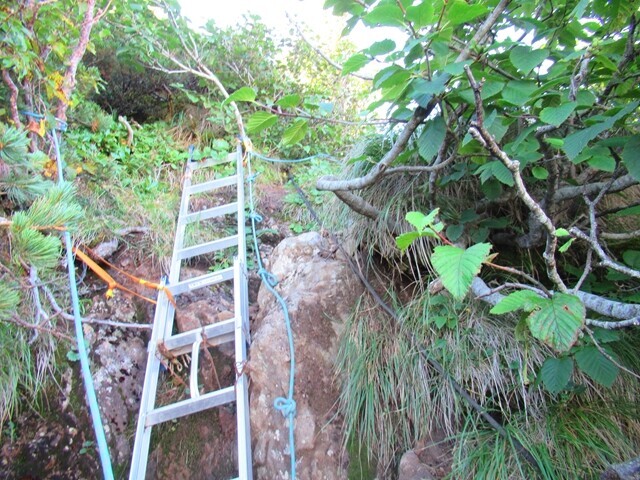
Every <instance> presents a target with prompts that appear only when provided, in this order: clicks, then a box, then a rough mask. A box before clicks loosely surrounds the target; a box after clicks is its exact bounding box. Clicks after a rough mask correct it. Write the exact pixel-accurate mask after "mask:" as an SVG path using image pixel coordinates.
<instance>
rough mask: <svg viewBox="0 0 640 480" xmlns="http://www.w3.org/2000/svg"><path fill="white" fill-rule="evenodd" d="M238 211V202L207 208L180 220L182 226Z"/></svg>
mask: <svg viewBox="0 0 640 480" xmlns="http://www.w3.org/2000/svg"><path fill="white" fill-rule="evenodd" d="M237 211H238V202H233V203H228V204H226V205H220V206H219V207H212V208H207V209H206V210H200V211H198V212H193V213H190V214H189V215H186V216H185V217H184V218H182V220H181V222H182V223H183V224H187V223H191V222H197V221H198V220H207V219H209V218H215V217H221V216H223V215H227V214H229V213H236V212H237Z"/></svg>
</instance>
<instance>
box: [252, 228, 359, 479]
mask: <svg viewBox="0 0 640 480" xmlns="http://www.w3.org/2000/svg"><path fill="white" fill-rule="evenodd" d="M326 252H331V245H330V244H329V242H328V241H327V240H326V239H324V238H322V237H321V236H320V235H319V234H318V233H315V232H311V233H306V234H303V235H300V236H298V237H290V238H287V239H285V240H284V241H282V242H281V243H280V244H279V245H278V246H277V247H276V248H275V250H274V252H273V255H272V257H271V259H270V262H269V264H270V265H269V268H270V270H271V273H273V274H274V275H275V276H276V277H277V279H278V280H279V283H278V285H277V287H276V290H277V291H278V292H279V293H280V294H281V295H282V297H283V298H284V299H285V301H286V304H287V306H288V309H289V314H290V318H291V324H292V328H293V332H294V345H295V358H296V377H295V393H294V399H295V401H296V403H297V416H296V419H295V442H296V443H295V447H296V461H297V462H296V470H297V478H298V479H299V480H311V479H313V480H316V479H319V480H322V479H324V480H333V479H336V480H337V479H343V478H346V471H347V466H348V465H347V462H348V456H347V454H346V452H344V449H343V448H342V445H343V444H342V434H341V431H340V426H341V421H340V419H339V418H336V415H335V411H334V407H335V405H336V403H337V400H338V396H339V391H338V388H337V385H336V384H335V382H334V365H333V361H334V359H335V357H336V354H337V347H338V345H337V343H338V339H339V336H340V333H341V331H342V329H343V324H344V321H345V320H346V318H347V317H348V315H349V313H350V312H351V309H352V307H353V305H354V303H355V301H356V299H357V298H358V297H359V296H360V295H361V294H362V288H361V286H360V283H359V282H358V279H357V277H356V276H355V274H354V273H353V272H352V271H351V270H350V268H349V266H348V265H347V263H346V262H345V261H343V260H339V259H336V258H333V257H332V256H331V255H326ZM258 304H259V306H260V312H259V313H258V315H257V318H256V321H255V325H254V328H253V337H252V344H251V348H250V357H249V368H250V372H251V433H252V440H253V445H254V446H253V457H254V458H253V460H254V468H255V471H256V478H257V479H274V478H279V479H287V478H290V472H289V470H290V456H289V438H288V437H289V427H288V420H286V419H285V418H284V417H283V415H282V414H281V413H280V412H279V411H277V410H276V409H275V408H274V407H273V402H274V400H275V399H276V398H277V397H286V395H287V390H288V382H289V366H290V363H289V362H290V354H289V347H288V340H287V334H286V330H285V325H284V320H283V314H282V311H281V309H280V306H279V304H278V303H277V301H276V300H275V299H274V298H273V296H272V295H271V294H270V293H269V292H268V290H267V289H266V288H265V286H264V285H263V286H261V288H260V292H259V294H258Z"/></svg>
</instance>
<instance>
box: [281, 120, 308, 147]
mask: <svg viewBox="0 0 640 480" xmlns="http://www.w3.org/2000/svg"><path fill="white" fill-rule="evenodd" d="M308 129H309V124H308V123H307V121H306V120H304V119H302V118H299V119H297V120H296V121H295V122H293V124H291V125H290V126H289V127H288V128H287V129H286V130H285V131H284V134H283V135H282V144H283V145H293V144H294V143H298V142H299V141H300V140H302V139H303V138H304V136H305V135H306V134H307V130H308Z"/></svg>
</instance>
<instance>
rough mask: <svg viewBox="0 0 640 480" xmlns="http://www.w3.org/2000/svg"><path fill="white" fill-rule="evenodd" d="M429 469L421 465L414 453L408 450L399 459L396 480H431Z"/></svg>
mask: <svg viewBox="0 0 640 480" xmlns="http://www.w3.org/2000/svg"><path fill="white" fill-rule="evenodd" d="M434 478H435V477H433V476H432V475H431V472H430V471H429V467H427V465H425V464H424V463H422V462H421V461H420V459H419V458H418V455H417V454H416V452H415V451H413V450H409V451H408V452H406V453H405V454H404V455H402V458H401V459H400V467H399V468H398V480H433V479H434Z"/></svg>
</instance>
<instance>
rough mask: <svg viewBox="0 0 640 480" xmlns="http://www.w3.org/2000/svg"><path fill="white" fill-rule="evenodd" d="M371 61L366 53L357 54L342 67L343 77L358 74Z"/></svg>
mask: <svg viewBox="0 0 640 480" xmlns="http://www.w3.org/2000/svg"><path fill="white" fill-rule="evenodd" d="M370 61H371V58H370V57H369V56H368V55H365V54H364V53H356V54H355V55H352V56H351V57H349V59H348V60H347V61H346V62H344V64H343V65H342V75H348V74H350V73H353V72H357V71H358V70H360V69H361V68H362V67H364V66H365V65H366V64H367V63H369V62H370Z"/></svg>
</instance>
